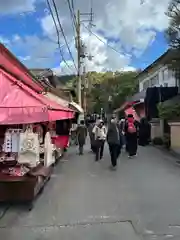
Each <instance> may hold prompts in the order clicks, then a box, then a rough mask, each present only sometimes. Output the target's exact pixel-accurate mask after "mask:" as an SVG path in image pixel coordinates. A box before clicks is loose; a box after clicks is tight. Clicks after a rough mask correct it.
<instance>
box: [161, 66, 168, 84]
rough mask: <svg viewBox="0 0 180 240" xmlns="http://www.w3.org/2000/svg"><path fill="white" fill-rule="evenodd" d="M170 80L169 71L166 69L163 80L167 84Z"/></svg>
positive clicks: (163, 72)
mask: <svg viewBox="0 0 180 240" xmlns="http://www.w3.org/2000/svg"><path fill="white" fill-rule="evenodd" d="M168 79H169V72H168V69H167V68H166V69H164V70H163V71H162V80H163V81H164V82H166V81H167V80H168Z"/></svg>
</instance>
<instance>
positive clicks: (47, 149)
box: [44, 132, 55, 167]
mask: <svg viewBox="0 0 180 240" xmlns="http://www.w3.org/2000/svg"><path fill="white" fill-rule="evenodd" d="M54 163H55V155H54V145H53V144H52V143H51V136H50V133H49V132H47V133H46V135H45V142H44V166H45V167H49V166H51V165H52V164H54Z"/></svg>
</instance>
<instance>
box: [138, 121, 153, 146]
mask: <svg viewBox="0 0 180 240" xmlns="http://www.w3.org/2000/svg"><path fill="white" fill-rule="evenodd" d="M150 135H151V125H150V123H149V122H148V121H147V119H146V118H142V119H141V121H140V125H139V145H140V146H147V145H148V144H149V142H150Z"/></svg>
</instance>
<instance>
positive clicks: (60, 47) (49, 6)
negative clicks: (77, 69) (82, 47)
mask: <svg viewBox="0 0 180 240" xmlns="http://www.w3.org/2000/svg"><path fill="white" fill-rule="evenodd" d="M47 4H48V8H49V11H50V14H51V17H52V19H53V22H54V25H55V28H56V33H57V37H58V40H57V43H58V46H59V52H60V55H61V57H62V60H63V61H64V63H65V64H66V66H67V67H68V68H69V69H71V70H72V68H71V67H70V66H69V64H68V63H67V62H66V60H65V58H64V56H63V52H62V47H63V46H61V45H60V36H59V30H58V26H57V24H56V20H55V17H54V14H53V11H52V8H51V5H50V2H49V0H47Z"/></svg>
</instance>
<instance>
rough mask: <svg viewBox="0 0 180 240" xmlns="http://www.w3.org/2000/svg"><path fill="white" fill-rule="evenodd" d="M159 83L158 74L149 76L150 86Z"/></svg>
mask: <svg viewBox="0 0 180 240" xmlns="http://www.w3.org/2000/svg"><path fill="white" fill-rule="evenodd" d="M158 84H159V78H158V75H156V76H154V77H153V78H151V86H152V87H153V86H155V85H158Z"/></svg>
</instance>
